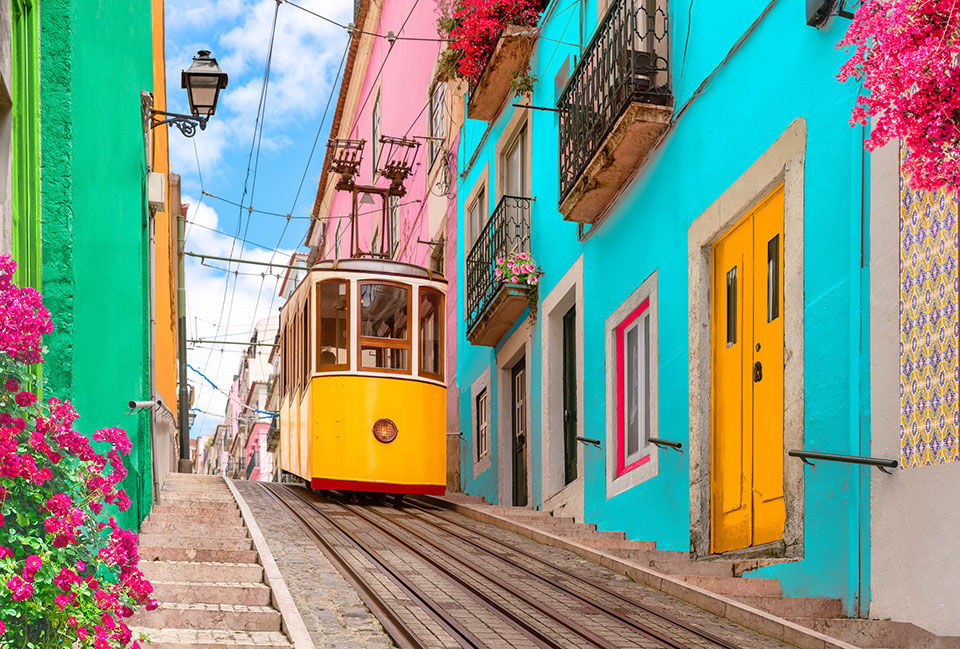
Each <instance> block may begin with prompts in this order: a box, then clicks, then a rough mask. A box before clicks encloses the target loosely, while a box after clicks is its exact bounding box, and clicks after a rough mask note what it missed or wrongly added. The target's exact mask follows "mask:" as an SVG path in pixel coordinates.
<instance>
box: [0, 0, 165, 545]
mask: <svg viewBox="0 0 960 649" xmlns="http://www.w3.org/2000/svg"><path fill="white" fill-rule="evenodd" d="M151 18H152V14H151V2H150V0H130V1H129V2H107V3H104V2H92V1H90V0H12V12H11V37H12V38H11V50H12V68H13V75H12V76H13V83H12V85H13V93H11V94H12V95H13V96H12V102H11V103H12V113H13V128H12V131H13V138H12V147H11V148H12V167H13V168H12V170H11V171H12V173H11V181H12V182H11V184H12V188H13V191H12V195H13V201H12V203H13V209H12V213H13V214H12V219H11V221H12V223H11V226H12V227H11V248H12V251H13V254H14V256H15V258H16V259H17V260H18V263H19V265H20V266H19V269H18V278H17V279H18V281H19V283H20V284H21V285H32V286H35V287H37V288H40V289H41V290H42V292H43V294H44V303H45V305H46V306H47V308H48V309H49V310H50V312H51V314H52V315H53V321H54V325H55V327H56V328H55V330H54V332H53V333H52V334H50V335H48V336H47V337H46V345H47V348H48V350H47V353H46V357H45V361H44V366H43V372H44V374H45V377H46V379H47V384H48V389H49V394H50V395H51V396H57V397H60V398H69V399H70V400H71V402H72V403H73V404H74V406H75V407H76V409H77V411H78V412H79V413H80V418H79V419H78V420H77V421H76V424H75V426H76V427H77V429H78V430H80V431H82V432H84V433H86V434H91V433H93V431H95V430H97V429H99V428H103V427H108V426H119V427H121V428H124V429H125V430H126V431H127V433H128V434H129V436H130V439H131V441H132V442H133V450H132V451H131V453H130V455H129V456H128V458H127V462H126V464H127V468H128V471H129V475H128V477H127V479H126V480H125V481H124V483H123V485H122V486H123V487H124V488H125V489H126V491H127V493H128V495H129V496H130V498H131V500H132V501H133V505H132V506H131V507H130V509H129V510H128V511H127V512H124V513H121V514H119V515H118V517H117V518H118V521H119V522H120V523H121V525H123V526H124V527H128V528H136V527H138V526H139V523H140V522H141V521H142V520H143V518H144V517H145V516H146V515H147V513H148V512H149V510H150V506H151V503H152V498H153V490H152V471H151V448H150V418H149V414H148V413H144V414H137V415H128V414H127V413H128V407H127V403H128V402H129V401H130V400H133V399H136V400H146V399H149V398H150V335H149V331H150V321H149V318H150V311H149V295H150V284H149V262H148V260H149V254H148V246H149V229H148V224H149V212H148V204H147V195H146V183H147V171H148V169H147V163H146V151H147V142H146V135H145V132H144V120H143V109H142V104H141V93H142V91H149V90H151V89H152V88H153V71H152V56H153V55H152V26H151Z"/></svg>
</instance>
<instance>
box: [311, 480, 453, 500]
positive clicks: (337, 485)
mask: <svg viewBox="0 0 960 649" xmlns="http://www.w3.org/2000/svg"><path fill="white" fill-rule="evenodd" d="M310 487H311V488H312V489H335V490H337V491H371V492H376V493H384V494H425V495H428V496H442V495H444V494H445V493H446V491H447V488H446V487H445V486H443V485H433V484H393V483H390V482H366V481H363V480H331V479H329V478H313V479H311V480H310Z"/></svg>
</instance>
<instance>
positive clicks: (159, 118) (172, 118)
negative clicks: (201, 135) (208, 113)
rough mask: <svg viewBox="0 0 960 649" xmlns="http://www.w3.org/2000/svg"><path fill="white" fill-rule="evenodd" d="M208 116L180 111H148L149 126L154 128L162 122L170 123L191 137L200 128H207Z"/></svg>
mask: <svg viewBox="0 0 960 649" xmlns="http://www.w3.org/2000/svg"><path fill="white" fill-rule="evenodd" d="M209 119H210V118H208V117H199V116H196V115H183V114H181V113H167V112H164V111H162V110H151V111H150V128H152V129H153V128H156V127H158V126H160V125H162V124H171V125H173V126H176V127H177V128H178V129H180V132H181V133H183V135H184V136H185V137H193V136H194V134H196V132H197V127H198V126H199V127H200V130H201V131H202V130H204V129H206V128H207V121H208V120H209Z"/></svg>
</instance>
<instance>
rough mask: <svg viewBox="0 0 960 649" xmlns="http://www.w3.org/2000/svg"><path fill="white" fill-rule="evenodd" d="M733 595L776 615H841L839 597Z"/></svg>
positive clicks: (828, 616)
mask: <svg viewBox="0 0 960 649" xmlns="http://www.w3.org/2000/svg"><path fill="white" fill-rule="evenodd" d="M740 579H743V578H742V577H741V578H740ZM744 581H750V580H744ZM733 597H734V599H737V600H739V601H741V602H743V603H744V604H747V605H748V606H752V607H754V608H759V609H760V610H761V611H766V612H768V613H773V614H774V615H776V616H778V617H785V618H796V617H805V618H811V617H824V618H831V617H839V616H841V615H843V605H842V604H841V603H840V600H839V599H829V598H825V597H756V596H749V595H734V596H733Z"/></svg>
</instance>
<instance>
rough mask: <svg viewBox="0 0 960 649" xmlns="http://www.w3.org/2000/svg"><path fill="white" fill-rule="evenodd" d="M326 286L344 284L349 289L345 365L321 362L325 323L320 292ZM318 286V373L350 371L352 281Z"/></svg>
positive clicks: (331, 281)
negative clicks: (322, 318)
mask: <svg viewBox="0 0 960 649" xmlns="http://www.w3.org/2000/svg"><path fill="white" fill-rule="evenodd" d="M324 284H343V285H344V286H346V288H347V293H346V308H347V316H346V327H347V344H346V362H345V363H334V364H330V365H324V364H323V363H321V362H320V353H321V349H320V348H321V346H322V345H321V343H320V340H321V335H322V333H321V329H322V325H323V322H322V320H321V313H322V309H323V300H322V299H321V298H320V294H321V293H320V292H321V290H322V289H321V287H322V286H323V285H324ZM316 286H317V288H316V294H317V299H316V302H317V320H316V324H317V331H316V341H315V344H316V347H317V350H316V351H317V353H316V363H317V371H318V372H335V371H343V370H349V369H350V324H351V320H350V318H351V317H352V315H353V314H352V313H351V311H352V307H351V306H350V304H351V301H350V294H351V290H350V280H347V279H325V280H323V281H321V282H317V284H316Z"/></svg>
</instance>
